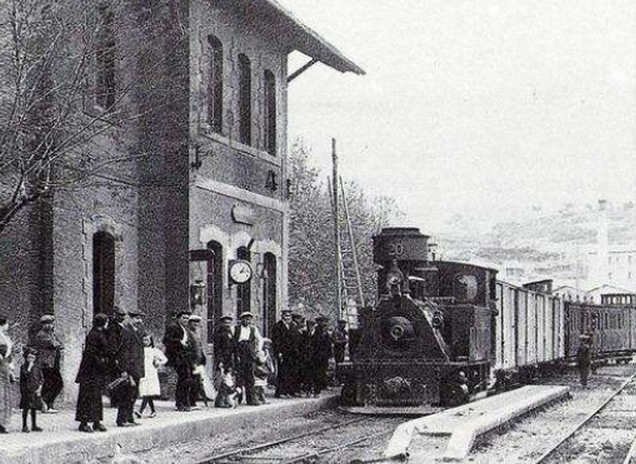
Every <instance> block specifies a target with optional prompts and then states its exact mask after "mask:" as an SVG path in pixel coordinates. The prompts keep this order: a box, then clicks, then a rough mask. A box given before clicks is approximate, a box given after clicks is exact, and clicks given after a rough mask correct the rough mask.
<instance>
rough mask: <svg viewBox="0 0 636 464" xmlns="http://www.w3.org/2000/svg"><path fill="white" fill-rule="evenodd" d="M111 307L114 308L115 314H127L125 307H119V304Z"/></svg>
mask: <svg viewBox="0 0 636 464" xmlns="http://www.w3.org/2000/svg"><path fill="white" fill-rule="evenodd" d="M113 309H114V312H115V314H119V315H122V316H125V315H126V314H128V312H127V311H126V310H125V309H123V308H120V307H119V306H115V307H114V308H113Z"/></svg>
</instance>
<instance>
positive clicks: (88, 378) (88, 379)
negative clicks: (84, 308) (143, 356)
mask: <svg viewBox="0 0 636 464" xmlns="http://www.w3.org/2000/svg"><path fill="white" fill-rule="evenodd" d="M107 323H108V316H107V315H106V314H103V313H99V314H96V315H95V317H94V318H93V328H92V329H91V330H90V332H88V335H87V336H86V343H85V346H84V352H83V353H82V362H81V363H80V367H79V372H78V373H77V378H76V379H75V383H78V384H79V396H78V398H77V409H76V411H75V420H76V421H77V422H79V423H80V425H79V430H80V432H88V433H91V432H94V431H95V432H105V431H106V427H104V425H103V424H102V420H103V419H104V407H103V404H102V390H103V389H104V385H105V383H106V375H105V374H106V372H107V368H108V366H109V356H108V339H107V336H106V331H105V329H106V325H107ZM89 422H92V423H93V427H92V428H91V427H90V426H89V425H88V423H89Z"/></svg>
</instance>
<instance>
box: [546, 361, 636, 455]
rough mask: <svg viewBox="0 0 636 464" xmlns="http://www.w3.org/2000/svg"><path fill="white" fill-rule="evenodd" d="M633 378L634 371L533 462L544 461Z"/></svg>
mask: <svg viewBox="0 0 636 464" xmlns="http://www.w3.org/2000/svg"><path fill="white" fill-rule="evenodd" d="M635 378H636V373H634V374H632V375H631V376H630V377H629V378H628V379H627V380H625V382H623V384H622V385H621V386H620V387H619V388H618V390H616V391H615V392H614V393H612V394H611V395H610V397H609V398H607V399H606V400H605V401H604V402H603V403H602V404H601V405H600V406H599V407H597V408H596V409H595V410H594V411H592V412H591V413H590V414H588V415H587V416H586V417H585V418H584V419H583V420H582V421H581V422H579V423H578V424H577V425H575V426H574V427H573V428H572V429H571V430H570V431H569V432H567V433H566V434H565V435H564V436H563V437H562V438H561V439H560V440H559V442H558V443H556V444H555V445H554V446H552V447H551V448H550V449H549V450H547V451H546V452H545V453H543V454H542V455H541V456H540V457H539V458H538V459H537V460H536V461H534V464H540V463H542V462H544V461H545V460H546V459H547V458H548V456H551V455H552V453H554V452H555V451H556V450H557V449H558V448H559V447H560V446H561V445H562V444H563V443H565V442H566V441H567V440H569V439H570V438H571V437H572V436H573V435H574V434H575V433H576V432H578V431H579V430H580V429H581V428H583V426H584V425H585V424H587V423H588V422H589V421H590V420H591V419H592V418H594V416H596V415H597V414H598V413H599V412H601V411H602V410H603V409H605V407H606V406H607V405H608V404H610V402H611V401H612V400H613V399H614V398H615V397H616V396H617V395H618V394H619V393H621V392H622V391H623V390H624V389H625V388H626V387H627V386H628V385H629V384H630V383H632V381H633V380H634V379H635Z"/></svg>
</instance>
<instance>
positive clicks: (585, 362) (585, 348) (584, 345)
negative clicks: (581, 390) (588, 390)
mask: <svg viewBox="0 0 636 464" xmlns="http://www.w3.org/2000/svg"><path fill="white" fill-rule="evenodd" d="M580 339H581V342H580V344H579V349H578V351H577V353H576V361H577V368H578V370H579V376H580V379H581V385H582V386H583V387H587V379H588V377H589V376H590V366H591V364H592V339H591V337H589V336H588V335H581V337H580Z"/></svg>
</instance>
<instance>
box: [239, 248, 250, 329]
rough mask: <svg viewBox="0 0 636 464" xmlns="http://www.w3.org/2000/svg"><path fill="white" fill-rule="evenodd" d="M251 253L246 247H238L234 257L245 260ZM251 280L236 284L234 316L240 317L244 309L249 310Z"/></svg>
mask: <svg viewBox="0 0 636 464" xmlns="http://www.w3.org/2000/svg"><path fill="white" fill-rule="evenodd" d="M251 255H252V254H251V253H250V250H248V249H247V247H240V248H238V249H237V250H236V258H237V259H244V260H245V261H251ZM251 284H252V280H251V279H250V280H248V281H247V282H245V283H244V284H237V286H236V318H237V320H238V318H239V317H240V315H241V313H242V312H244V311H250V309H251V300H252V287H251Z"/></svg>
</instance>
